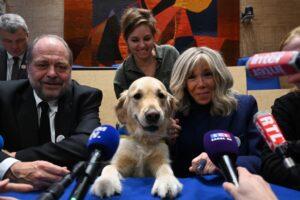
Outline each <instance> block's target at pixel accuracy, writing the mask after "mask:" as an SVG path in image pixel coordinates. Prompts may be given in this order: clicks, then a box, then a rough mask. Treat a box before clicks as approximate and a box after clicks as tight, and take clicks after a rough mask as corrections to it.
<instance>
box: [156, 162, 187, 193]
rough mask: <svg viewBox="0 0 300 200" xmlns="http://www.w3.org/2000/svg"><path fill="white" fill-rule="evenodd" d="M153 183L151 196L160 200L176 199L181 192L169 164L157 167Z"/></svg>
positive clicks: (180, 187) (179, 184)
mask: <svg viewBox="0 0 300 200" xmlns="http://www.w3.org/2000/svg"><path fill="white" fill-rule="evenodd" d="M155 177H156V179H155V182H154V185H153V187H152V190H151V194H152V195H158V196H160V197H161V198H165V197H171V198H173V197H176V196H177V195H178V194H179V193H180V192H181V190H182V184H181V183H180V182H179V181H178V179H177V178H176V177H175V176H174V174H173V171H172V169H171V167H170V165H169V164H166V163H164V164H162V165H160V166H158V168H157V171H156V173H155Z"/></svg>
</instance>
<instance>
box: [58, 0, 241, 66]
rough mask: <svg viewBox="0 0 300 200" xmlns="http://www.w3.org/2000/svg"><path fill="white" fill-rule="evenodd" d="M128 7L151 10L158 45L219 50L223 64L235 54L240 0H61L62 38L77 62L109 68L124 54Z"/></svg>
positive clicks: (236, 54) (234, 56)
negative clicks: (123, 22)
mask: <svg viewBox="0 0 300 200" xmlns="http://www.w3.org/2000/svg"><path fill="white" fill-rule="evenodd" d="M128 7H142V8H147V9H151V10H152V12H153V14H154V16H155V18H156V20H157V28H158V30H159V31H158V34H157V36H156V41H157V43H158V44H165V43H167V44H171V45H173V46H175V47H176V48H177V49H178V51H179V52H182V51H184V50H185V49H187V48H189V47H192V46H203V45H205V46H208V47H210V48H213V49H216V50H219V51H220V52H221V53H222V55H223V56H224V58H225V61H226V64H227V65H235V64H236V60H237V58H238V57H239V0H161V1H159V0H122V1H120V0H65V22H64V38H65V39H66V41H67V42H68V44H69V45H70V47H71V49H72V51H73V53H74V60H75V64H76V65H83V66H87V67H88V66H113V65H115V64H119V63H121V62H122V60H123V59H124V58H125V57H126V56H127V48H126V44H125V40H124V39H123V37H122V35H121V33H120V17H121V15H122V13H123V11H124V10H125V9H126V8H128Z"/></svg>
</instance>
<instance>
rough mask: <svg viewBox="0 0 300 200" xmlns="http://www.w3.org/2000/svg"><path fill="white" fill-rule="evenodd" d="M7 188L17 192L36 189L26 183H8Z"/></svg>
mask: <svg viewBox="0 0 300 200" xmlns="http://www.w3.org/2000/svg"><path fill="white" fill-rule="evenodd" d="M6 190H7V191H15V192H30V191H33V190H34V187H33V186H32V185H30V184H25V183H8V184H7V186H6Z"/></svg>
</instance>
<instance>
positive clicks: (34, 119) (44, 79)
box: [0, 35, 102, 190]
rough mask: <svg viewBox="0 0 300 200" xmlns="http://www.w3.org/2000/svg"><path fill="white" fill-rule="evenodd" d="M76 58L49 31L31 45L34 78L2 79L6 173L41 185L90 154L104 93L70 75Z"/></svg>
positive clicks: (0, 122) (0, 172) (2, 170)
mask: <svg viewBox="0 0 300 200" xmlns="http://www.w3.org/2000/svg"><path fill="white" fill-rule="evenodd" d="M72 60H73V58H72V52H71V50H70V49H69V47H68V45H67V44H66V43H65V41H64V40H63V39H62V38H60V37H58V36H55V35H44V36H41V37H38V38H37V39H35V40H34V42H33V44H32V46H30V47H29V48H28V55H27V63H28V65H27V70H28V79H29V80H16V81H2V82H0V94H1V95H0V134H1V135H2V136H3V138H4V141H5V145H4V149H5V152H0V162H1V163H0V176H1V178H10V180H12V181H15V182H19V183H27V184H29V185H32V186H33V187H32V188H33V189H41V188H45V187H47V186H49V185H50V184H51V183H53V182H56V181H58V180H60V179H61V178H62V177H63V176H64V175H65V174H66V173H68V172H69V171H68V169H67V168H66V167H71V166H73V165H74V164H75V163H76V162H78V161H80V160H86V159H88V157H89V152H88V150H87V149H86V143H87V140H88V138H89V135H90V133H91V132H92V131H93V130H94V129H95V128H96V127H98V126H99V125H100V120H99V106H100V104H101V100H102V93H101V91H99V90H97V89H94V88H91V87H87V86H82V85H79V84H78V83H77V82H76V81H74V80H71V66H72ZM45 104H46V107H47V109H46V110H45V109H44V107H45ZM45 113H46V114H45ZM41 160H42V161H41ZM64 166H66V167H64ZM27 189H28V188H27ZM24 190H25V189H24Z"/></svg>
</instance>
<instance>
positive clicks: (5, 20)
mask: <svg viewBox="0 0 300 200" xmlns="http://www.w3.org/2000/svg"><path fill="white" fill-rule="evenodd" d="M19 28H22V29H23V30H24V31H25V32H26V33H27V34H28V33H29V31H28V27H27V24H26V22H25V20H24V19H23V17H21V16H20V15H18V14H13V13H9V14H3V15H1V16H0V29H2V30H4V31H7V32H9V33H15V32H16V31H17V30H18V29H19Z"/></svg>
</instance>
